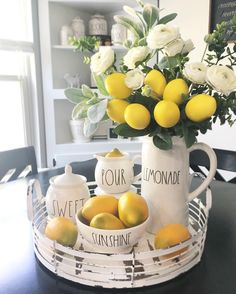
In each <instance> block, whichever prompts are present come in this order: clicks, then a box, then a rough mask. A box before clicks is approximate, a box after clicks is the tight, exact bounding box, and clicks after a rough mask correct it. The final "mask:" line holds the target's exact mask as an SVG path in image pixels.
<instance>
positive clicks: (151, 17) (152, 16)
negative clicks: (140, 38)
mask: <svg viewBox="0 0 236 294" xmlns="http://www.w3.org/2000/svg"><path fill="white" fill-rule="evenodd" d="M143 18H144V20H145V22H146V24H147V27H148V30H149V29H151V28H152V26H153V25H154V23H155V22H156V21H158V20H159V11H158V8H157V7H156V6H154V5H152V4H145V5H144V8H143Z"/></svg>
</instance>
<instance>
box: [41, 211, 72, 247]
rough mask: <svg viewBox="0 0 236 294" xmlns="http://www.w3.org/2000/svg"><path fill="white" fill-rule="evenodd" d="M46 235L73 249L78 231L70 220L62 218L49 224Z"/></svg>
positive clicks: (54, 219) (55, 219)
mask: <svg viewBox="0 0 236 294" xmlns="http://www.w3.org/2000/svg"><path fill="white" fill-rule="evenodd" d="M45 235H46V236H47V237H48V238H49V239H51V240H54V241H57V242H58V243H60V244H61V245H64V246H72V247H73V246H74V245H75V243H76V240H77V235H78V230H77V227H76V225H75V224H74V223H73V222H72V221H71V220H70V219H67V218H65V217H61V216H60V217H55V218H53V219H52V220H50V221H49V222H48V224H47V226H46V228H45Z"/></svg>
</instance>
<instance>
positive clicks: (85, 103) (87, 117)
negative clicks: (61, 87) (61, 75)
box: [64, 85, 109, 143]
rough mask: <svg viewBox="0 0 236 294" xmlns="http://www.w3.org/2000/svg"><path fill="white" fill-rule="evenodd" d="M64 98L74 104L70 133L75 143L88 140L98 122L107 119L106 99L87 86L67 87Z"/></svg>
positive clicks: (96, 127) (95, 129)
mask: <svg viewBox="0 0 236 294" xmlns="http://www.w3.org/2000/svg"><path fill="white" fill-rule="evenodd" d="M64 93H65V96H66V98H67V99H68V100H69V101H70V102H71V103H73V104H75V106H74V108H73V110H72V114H71V120H70V127H71V133H72V136H73V141H74V142H75V143H84V142H89V141H90V139H91V137H92V136H93V135H94V133H95V132H96V131H97V129H98V127H99V122H103V121H106V120H108V119H109V118H108V116H107V115H106V108H107V99H104V98H103V97H99V95H98V93H97V92H95V91H93V90H91V89H90V88H89V87H88V86H86V85H82V87H81V89H79V88H67V89H65V91H64Z"/></svg>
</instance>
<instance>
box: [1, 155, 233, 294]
mask: <svg viewBox="0 0 236 294" xmlns="http://www.w3.org/2000/svg"><path fill="white" fill-rule="evenodd" d="M95 164H96V161H95V160H90V161H86V162H82V163H73V164H72V167H73V171H74V172H75V173H79V174H83V175H85V176H86V177H87V178H88V180H89V181H92V180H94V176H93V171H94V166H95ZM138 169H139V167H137V166H136V170H138ZM62 172H63V169H62V168H60V169H54V170H49V171H46V172H42V173H39V174H38V175H36V176H32V177H31V178H37V179H39V180H40V182H41V186H42V190H43V192H44V194H45V192H46V190H47V188H48V185H49V178H50V177H52V176H55V175H58V174H61V173H62ZM26 187H27V180H25V179H23V180H17V181H14V182H9V183H7V184H1V185H0V293H1V294H16V293H20V294H34V293H81V294H83V293H131V292H132V293H144V292H145V293H150V294H151V293H155V294H164V293H176V294H186V293H189V294H195V293H196V294H210V293H214V294H235V293H236V185H235V184H228V183H223V182H217V181H214V182H212V184H211V188H212V194H213V205H212V209H211V211H210V217H209V223H208V232H207V239H206V243H205V249H204V253H203V256H202V259H201V262H200V263H199V264H198V265H196V266H195V267H194V268H192V269H191V270H189V271H188V272H186V273H184V274H182V275H180V276H179V277H177V278H175V279H173V280H171V281H168V282H165V283H162V284H159V285H155V286H150V287H145V288H136V289H121V290H120V289H115V290H114V289H113V290H111V289H110V290H109V289H103V288H94V287H89V286H84V285H81V284H76V283H73V282H70V281H67V280H65V279H62V278H59V277H56V276H55V275H54V274H52V273H50V272H49V271H48V270H47V269H46V268H45V267H43V266H42V265H41V264H40V263H39V261H38V260H37V259H36V257H35V255H34V251H33V241H32V234H31V224H30V223H29V221H28V220H27V214H26Z"/></svg>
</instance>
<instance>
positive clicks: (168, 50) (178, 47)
mask: <svg viewBox="0 0 236 294" xmlns="http://www.w3.org/2000/svg"><path fill="white" fill-rule="evenodd" d="M183 48H184V40H183V39H181V38H179V39H176V40H174V41H172V42H170V43H169V44H168V45H166V46H165V47H164V53H165V54H166V55H168V56H175V55H176V54H178V53H181V52H182V50H183Z"/></svg>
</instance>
